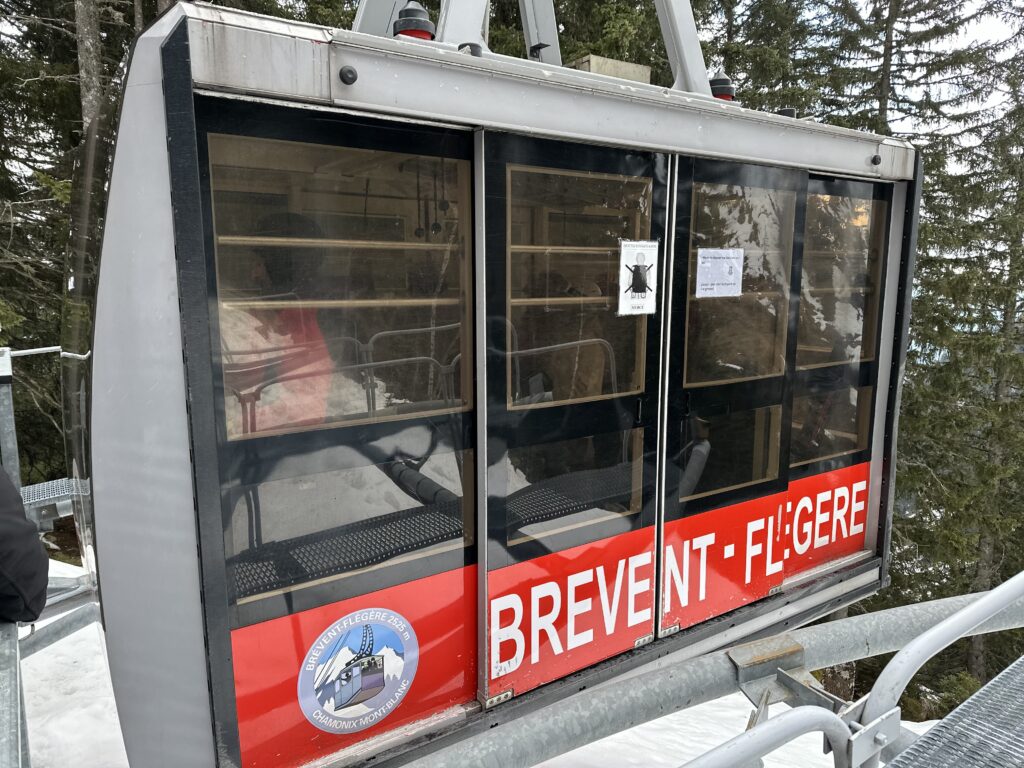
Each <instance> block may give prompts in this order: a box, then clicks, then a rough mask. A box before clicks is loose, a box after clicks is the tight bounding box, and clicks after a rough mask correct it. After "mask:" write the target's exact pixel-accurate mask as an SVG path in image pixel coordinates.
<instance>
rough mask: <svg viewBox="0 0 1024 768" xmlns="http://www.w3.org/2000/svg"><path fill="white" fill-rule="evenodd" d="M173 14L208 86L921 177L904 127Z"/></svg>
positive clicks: (317, 30) (267, 23)
mask: <svg viewBox="0 0 1024 768" xmlns="http://www.w3.org/2000/svg"><path fill="white" fill-rule="evenodd" d="M171 14H177V15H179V16H181V17H183V18H184V19H186V21H187V24H188V32H189V43H190V45H189V47H190V58H191V68H192V75H193V82H194V85H195V88H196V89H197V90H200V91H212V92H216V93H219V94H222V95H228V96H231V97H234V98H245V99H250V100H251V99H267V100H272V101H278V102H285V103H295V102H298V103H303V104H306V105H312V106H320V107H331V108H340V109H350V110H358V111H360V112H370V113H376V114H387V115H390V116H393V117H397V118H404V119H413V120H427V121H431V122H442V123H445V124H451V125H458V126H464V127H467V128H471V127H476V128H479V127H483V128H490V129H495V130H506V131H514V132H519V133H527V134H531V135H538V136H547V137H550V138H558V139H565V140H575V141H585V142H595V143H602V144H609V145H614V146H619V147H636V148H638V149H647V150H654V151H665V152H677V153H681V154H690V155H695V156H703V157H717V158H723V159H730V160H737V161H746V162H753V163H762V164H769V165H782V166H789V167H799V168H807V169H809V170H812V171H820V172H825V173H836V174H842V175H850V176H859V177H863V178H874V179H889V180H903V179H910V178H912V176H913V169H914V149H913V147H912V146H911V145H910V144H909V143H908V142H906V141H904V140H902V139H897V138H893V137H885V136H877V135H873V134H869V133H863V132H859V131H853V130H850V129H846V128H839V127H836V126H829V125H824V124H822V123H817V122H813V121H811V120H803V119H794V118H790V117H783V116H780V115H775V114H770V113H765V112H757V111H754V110H750V109H746V108H744V107H742V106H741V105H738V104H736V103H729V102H725V101H721V100H718V99H714V98H710V97H707V96H705V95H702V94H696V93H690V92H686V91H681V90H674V89H672V88H668V87H663V86H657V85H648V84H644V83H636V82H632V81H628V80H622V79H618V78H614V77H608V76H605V75H599V74H594V73H591V72H584V71H579V70H575V69H570V68H568V67H559V66H552V65H548V64H544V63H542V62H538V61H531V60H527V59H517V58H512V57H508V56H501V55H498V54H493V53H486V54H485V55H484V56H483V57H475V56H472V55H470V54H469V53H468V52H460V51H459V50H458V48H457V46H455V45H451V44H447V43H436V42H422V41H416V42H410V41H406V40H401V39H391V38H384V37H378V36H375V35H368V34H363V33H359V32H352V31H349V30H343V29H331V28H328V27H322V26H317V25H315V24H305V23H300V22H294V21H287V20H284V19H278V18H272V17H268V16H261V15H259V14H255V13H249V12H246V11H239V10H234V9H229V8H221V7H218V6H214V5H209V4H206V3H179V4H178V5H176V6H174V7H173V8H172V9H171V10H170V11H168V14H166V15H165V17H164V18H163V19H162V21H163V22H165V23H163V24H158V26H157V27H156V28H151V30H150V31H149V32H147V33H145V35H157V36H160V35H163V34H166V30H167V29H168V27H169V26H170V25H168V24H167V23H166V22H172V23H173V22H174V19H173V17H172V18H166V16H169V15H171ZM154 29H158V30H160V31H154ZM145 35H144V36H145ZM344 65H348V66H353V67H355V68H356V70H357V72H358V73H359V78H358V80H357V81H356V82H355V83H354V84H352V85H345V84H344V83H342V82H341V80H340V78H339V77H338V71H339V69H340V67H341V66H344ZM741 95H742V94H741Z"/></svg>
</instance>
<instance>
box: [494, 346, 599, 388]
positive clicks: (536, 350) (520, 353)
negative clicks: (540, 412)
mask: <svg viewBox="0 0 1024 768" xmlns="http://www.w3.org/2000/svg"><path fill="white" fill-rule="evenodd" d="M594 344H596V345H597V346H599V347H601V348H602V349H603V350H604V351H605V352H607V353H608V369H609V377H610V379H611V385H612V392H613V393H616V394H617V393H618V391H619V383H618V374H617V371H616V366H615V350H614V349H612V345H611V344H609V343H608V340H607V339H580V340H579V341H564V342H562V343H561V344H549V345H548V346H546V347H531V348H530V349H513V350H512V351H510V352H509V353H508V356H509V357H511V358H513V359H516V360H518V359H519V358H520V357H526V356H528V355H540V354H544V353H545V352H559V351H562V350H567V349H573V348H575V349H579V348H580V347H585V346H588V345H594ZM521 384H522V382H520V381H519V380H518V379H517V380H516V386H517V387H518V386H521Z"/></svg>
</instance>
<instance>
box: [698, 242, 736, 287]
mask: <svg viewBox="0 0 1024 768" xmlns="http://www.w3.org/2000/svg"><path fill="white" fill-rule="evenodd" d="M742 293H743V249H742V248H698V249H697V286H696V297H697V298H698V299H713V298H721V297H724V296H739V295H740V294H742Z"/></svg>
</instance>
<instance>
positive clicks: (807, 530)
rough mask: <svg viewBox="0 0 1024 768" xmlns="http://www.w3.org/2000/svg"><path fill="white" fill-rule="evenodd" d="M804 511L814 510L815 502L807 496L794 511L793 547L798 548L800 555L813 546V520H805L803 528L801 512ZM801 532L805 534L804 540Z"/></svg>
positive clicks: (797, 551)
mask: <svg viewBox="0 0 1024 768" xmlns="http://www.w3.org/2000/svg"><path fill="white" fill-rule="evenodd" d="M802 511H806V512H813V511H814V502H812V501H811V499H810V498H809V497H807V496H804V497H803V498H802V499H800V501H799V503H798V504H797V505H796V511H795V512H794V513H793V549H795V550H796V553H797V554H798V555H802V554H803V553H804V552H806V551H807V550H808V549H810V548H811V527H812V526H811V521H810V520H809V519H808V520H805V521H804V524H803V528H801V527H800V513H801V512H802ZM801 533H803V534H804V538H803V539H802V540H801V538H800V534H801Z"/></svg>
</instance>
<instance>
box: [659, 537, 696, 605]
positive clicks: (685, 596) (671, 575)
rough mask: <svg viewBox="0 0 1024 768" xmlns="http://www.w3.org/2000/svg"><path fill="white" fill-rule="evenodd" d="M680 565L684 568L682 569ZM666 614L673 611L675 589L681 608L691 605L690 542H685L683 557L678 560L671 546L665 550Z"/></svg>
mask: <svg viewBox="0 0 1024 768" xmlns="http://www.w3.org/2000/svg"><path fill="white" fill-rule="evenodd" d="M680 563H681V564H682V567H681V568H680ZM665 570H666V571H667V574H666V575H665V613H668V612H669V611H670V610H672V592H673V588H674V591H675V593H676V597H678V598H679V607H680V608H685V607H686V606H687V605H689V604H690V542H689V541H684V542H683V555H682V558H681V559H680V560H676V552H675V550H674V549H672V545H671V544H669V545H668V546H667V547H666V548H665Z"/></svg>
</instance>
